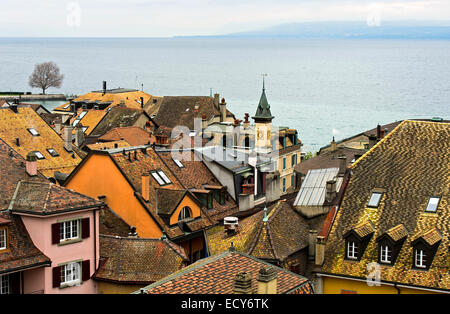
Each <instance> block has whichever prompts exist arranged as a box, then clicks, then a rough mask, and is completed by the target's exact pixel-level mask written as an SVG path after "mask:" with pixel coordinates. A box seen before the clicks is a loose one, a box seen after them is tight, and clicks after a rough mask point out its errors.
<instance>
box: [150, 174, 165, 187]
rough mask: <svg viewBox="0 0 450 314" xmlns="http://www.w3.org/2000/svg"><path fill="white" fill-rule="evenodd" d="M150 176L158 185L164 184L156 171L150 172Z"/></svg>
mask: <svg viewBox="0 0 450 314" xmlns="http://www.w3.org/2000/svg"><path fill="white" fill-rule="evenodd" d="M151 174H152V177H153V178H154V179H155V180H156V181H157V182H158V184H159V185H166V184H165V183H164V180H163V179H161V177H160V176H159V175H158V174H157V173H156V172H152V173H151Z"/></svg>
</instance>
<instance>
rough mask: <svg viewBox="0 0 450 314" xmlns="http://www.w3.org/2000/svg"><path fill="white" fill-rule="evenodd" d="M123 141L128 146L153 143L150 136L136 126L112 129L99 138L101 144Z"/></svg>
mask: <svg viewBox="0 0 450 314" xmlns="http://www.w3.org/2000/svg"><path fill="white" fill-rule="evenodd" d="M119 140H124V141H126V142H127V143H130V146H140V145H150V144H153V143H154V142H155V139H154V137H153V136H151V134H150V133H149V132H147V131H145V130H144V129H142V128H140V127H137V126H129V127H121V128H114V129H112V130H110V131H109V132H107V133H106V134H105V135H103V136H101V137H100V138H99V141H102V142H111V141H119Z"/></svg>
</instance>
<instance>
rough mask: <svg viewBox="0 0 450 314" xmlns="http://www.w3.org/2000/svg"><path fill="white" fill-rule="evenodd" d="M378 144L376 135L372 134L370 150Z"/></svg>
mask: <svg viewBox="0 0 450 314" xmlns="http://www.w3.org/2000/svg"><path fill="white" fill-rule="evenodd" d="M376 143H377V137H376V136H375V135H373V134H371V135H370V136H369V149H371V148H372V147H374V146H375V144H376Z"/></svg>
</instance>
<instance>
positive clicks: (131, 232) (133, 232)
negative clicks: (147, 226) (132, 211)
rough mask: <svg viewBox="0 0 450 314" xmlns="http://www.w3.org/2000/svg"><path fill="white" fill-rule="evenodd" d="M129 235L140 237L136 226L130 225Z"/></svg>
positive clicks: (130, 236)
mask: <svg viewBox="0 0 450 314" xmlns="http://www.w3.org/2000/svg"><path fill="white" fill-rule="evenodd" d="M128 237H129V238H137V237H138V234H137V232H136V227H135V226H132V227H130V232H129V233H128Z"/></svg>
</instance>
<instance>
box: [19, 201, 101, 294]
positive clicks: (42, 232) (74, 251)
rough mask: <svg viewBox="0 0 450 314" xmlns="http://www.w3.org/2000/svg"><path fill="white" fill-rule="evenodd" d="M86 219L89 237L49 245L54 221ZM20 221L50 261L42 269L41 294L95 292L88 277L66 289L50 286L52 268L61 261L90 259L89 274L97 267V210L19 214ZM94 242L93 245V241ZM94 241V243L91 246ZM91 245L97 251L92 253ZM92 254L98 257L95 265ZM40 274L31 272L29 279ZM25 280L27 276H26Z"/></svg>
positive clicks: (38, 276) (51, 283) (95, 289)
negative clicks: (88, 225) (33, 214)
mask: <svg viewBox="0 0 450 314" xmlns="http://www.w3.org/2000/svg"><path fill="white" fill-rule="evenodd" d="M94 213H95V220H96V233H97V239H95V238H94V236H95V232H94ZM83 218H89V219H90V220H89V222H90V237H89V238H87V239H83V240H82V241H81V242H77V243H72V244H67V245H61V246H60V245H56V244H52V229H51V225H52V224H54V223H57V222H58V221H60V220H66V219H83ZM22 220H23V223H24V225H25V227H26V228H27V231H28V233H29V234H30V237H31V239H32V240H33V243H34V245H35V246H36V247H37V248H38V249H40V250H41V251H42V252H43V253H44V254H45V255H46V256H48V257H49V258H50V260H51V261H52V266H51V267H45V268H44V293H46V294H47V293H51V294H59V293H63V294H66V293H68V294H76V293H84V294H86V293H87V294H92V293H97V285H96V283H95V282H94V281H93V280H88V281H86V282H84V283H82V284H81V285H80V286H76V287H69V288H65V289H59V288H53V280H52V278H53V273H52V269H53V267H56V266H58V265H59V264H61V263H66V262H71V261H76V260H89V261H90V262H91V263H90V264H91V265H90V273H91V276H92V275H93V274H94V272H95V270H96V268H97V266H98V259H99V256H100V251H99V245H100V244H99V241H98V233H99V212H98V211H95V212H94V211H93V210H87V211H86V210H85V211H78V212H73V213H68V214H64V215H57V216H50V217H30V216H24V215H22ZM94 239H95V241H96V242H97V243H96V244H95V241H94ZM94 244H95V245H94ZM94 247H95V248H96V252H94ZM95 257H96V258H97V263H96V264H95V262H94V261H95ZM40 276H41V275H40V274H37V273H31V274H30V278H31V279H29V280H32V278H33V277H34V278H40ZM27 280H28V279H27Z"/></svg>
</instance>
